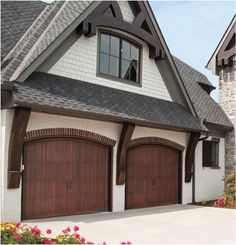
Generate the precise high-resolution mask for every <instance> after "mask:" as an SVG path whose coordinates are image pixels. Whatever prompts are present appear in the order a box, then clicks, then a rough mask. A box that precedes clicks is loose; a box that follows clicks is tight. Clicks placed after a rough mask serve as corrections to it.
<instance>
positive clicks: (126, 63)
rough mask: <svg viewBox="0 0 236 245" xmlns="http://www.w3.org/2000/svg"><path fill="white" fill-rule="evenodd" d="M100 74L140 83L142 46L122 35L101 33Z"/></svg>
mask: <svg viewBox="0 0 236 245" xmlns="http://www.w3.org/2000/svg"><path fill="white" fill-rule="evenodd" d="M98 70H99V74H100V75H105V76H108V77H110V78H112V77H113V78H117V79H120V80H123V81H124V80H125V81H128V82H134V83H140V47H139V46H138V45H137V44H135V43H133V42H131V41H129V40H126V39H124V38H122V37H119V36H116V35H113V34H110V33H103V32H102V33H100V45H99V69H98Z"/></svg>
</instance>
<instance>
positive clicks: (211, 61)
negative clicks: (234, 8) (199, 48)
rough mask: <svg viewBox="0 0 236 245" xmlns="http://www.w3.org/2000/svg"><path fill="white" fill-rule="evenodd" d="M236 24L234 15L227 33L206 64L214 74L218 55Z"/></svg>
mask: <svg viewBox="0 0 236 245" xmlns="http://www.w3.org/2000/svg"><path fill="white" fill-rule="evenodd" d="M235 23H236V15H234V17H233V19H232V20H231V22H230V24H229V26H228V27H227V29H226V31H225V33H224V34H223V36H222V38H221V40H220V42H219V43H218V45H217V47H216V49H215V50H214V52H213V54H212V56H211V58H210V59H209V61H208V62H207V64H206V68H208V69H209V70H211V71H212V73H213V74H216V55H217V53H218V52H219V50H220V48H221V46H222V44H223V43H224V40H225V39H226V38H227V36H228V34H229V33H230V31H231V29H232V28H233V26H234V24H235Z"/></svg>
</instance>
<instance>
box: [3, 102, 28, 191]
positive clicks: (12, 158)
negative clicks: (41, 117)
mask: <svg viewBox="0 0 236 245" xmlns="http://www.w3.org/2000/svg"><path fill="white" fill-rule="evenodd" d="M30 113H31V109H29V108H23V107H16V109H15V112H14V118H13V123H12V129H11V136H10V143H9V150H8V154H9V155H8V184H7V187H8V189H13V188H19V186H20V179H21V155H22V150H23V144H24V135H25V133H26V128H27V125H28V121H29V118H30Z"/></svg>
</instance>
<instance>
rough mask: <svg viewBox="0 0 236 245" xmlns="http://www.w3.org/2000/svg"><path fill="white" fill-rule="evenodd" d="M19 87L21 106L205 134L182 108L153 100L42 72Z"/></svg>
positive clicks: (15, 98)
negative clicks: (84, 114)
mask: <svg viewBox="0 0 236 245" xmlns="http://www.w3.org/2000/svg"><path fill="white" fill-rule="evenodd" d="M15 86H16V91H15V92H13V101H14V103H15V104H16V105H19V106H29V105H30V107H32V108H34V107H35V108H36V109H37V108H38V109H45V110H49V109H51V110H53V111H56V110H58V111H66V112H67V113H74V114H79V113H86V114H92V115H99V116H103V117H104V118H105V117H109V118H113V119H119V120H120V121H122V120H125V121H132V122H137V123H140V124H149V125H150V124H152V125H153V126H160V127H167V126H168V127H171V128H175V129H184V130H188V131H202V130H203V127H202V125H201V123H200V121H199V120H198V119H197V118H195V117H193V116H192V115H191V114H190V112H188V111H187V110H186V109H185V108H183V107H182V106H180V105H179V104H177V103H174V102H170V101H165V100H161V99H156V98H152V97H149V96H144V95H140V94H135V93H131V92H127V91H123V90H118V89H113V88H109V87H105V86H100V85H96V84H91V83H87V82H82V81H78V80H74V79H70V78H65V77H61V76H56V75H52V74H48V73H41V72H36V73H33V74H32V75H31V76H30V77H29V78H28V79H27V80H26V81H25V82H24V83H21V82H15ZM204 130H205V128H204Z"/></svg>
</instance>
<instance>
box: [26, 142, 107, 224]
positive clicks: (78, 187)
mask: <svg viewBox="0 0 236 245" xmlns="http://www.w3.org/2000/svg"><path fill="white" fill-rule="evenodd" d="M108 159H109V148H107V147H105V146H103V145H100V144H96V143H93V142H89V141H84V140H78V139H70V138H50V139H44V140H40V141H33V142H29V143H26V144H25V146H24V172H23V210H22V216H23V217H22V218H23V219H31V218H41V217H50V216H59V215H71V214H80V213H90V212H100V211H106V210H108V199H109V197H108V193H109V191H108V179H109V178H108V175H109V173H108V168H109V166H108V162H109V160H108Z"/></svg>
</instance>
